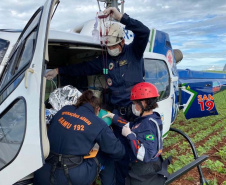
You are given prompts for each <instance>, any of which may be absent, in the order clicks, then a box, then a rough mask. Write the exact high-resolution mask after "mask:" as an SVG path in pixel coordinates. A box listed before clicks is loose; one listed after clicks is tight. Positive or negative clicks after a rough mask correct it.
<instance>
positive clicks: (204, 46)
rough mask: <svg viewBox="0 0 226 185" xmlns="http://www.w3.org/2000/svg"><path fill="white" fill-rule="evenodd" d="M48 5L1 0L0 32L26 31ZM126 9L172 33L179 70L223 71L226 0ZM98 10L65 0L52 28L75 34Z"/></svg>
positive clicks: (157, 2)
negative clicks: (180, 55) (177, 52)
mask: <svg viewBox="0 0 226 185" xmlns="http://www.w3.org/2000/svg"><path fill="white" fill-rule="evenodd" d="M44 3H45V0H39V1H37V0H1V1H0V20H1V21H0V29H6V28H8V29H22V28H23V27H24V26H25V25H26V23H27V22H28V20H29V19H30V17H31V16H32V15H33V13H34V12H35V10H36V9H38V7H39V6H41V5H43V4H44ZM101 4H103V3H101ZM101 10H104V6H103V5H101ZM124 10H125V12H126V13H127V14H128V15H130V17H132V18H134V19H137V20H139V21H141V22H143V23H144V24H145V25H146V26H148V27H149V28H156V29H158V30H161V31H164V32H167V33H168V34H169V36H170V40H171V44H172V47H173V49H180V50H181V51H182V53H183V56H184V58H183V60H182V61H181V62H180V63H179V64H178V65H177V67H178V68H179V69H187V68H189V69H193V70H211V69H212V70H222V69H223V67H224V65H225V64H226V0H168V1H166V0H125V8H124ZM97 11H98V5H97V1H96V0H82V1H81V0H61V2H60V4H59V6H58V8H57V10H56V13H55V15H54V17H53V20H52V23H51V26H50V27H51V29H55V30H61V31H71V30H72V29H73V28H74V27H75V26H76V25H78V24H81V23H83V22H85V21H87V20H91V19H94V18H95V15H96V12H97Z"/></svg>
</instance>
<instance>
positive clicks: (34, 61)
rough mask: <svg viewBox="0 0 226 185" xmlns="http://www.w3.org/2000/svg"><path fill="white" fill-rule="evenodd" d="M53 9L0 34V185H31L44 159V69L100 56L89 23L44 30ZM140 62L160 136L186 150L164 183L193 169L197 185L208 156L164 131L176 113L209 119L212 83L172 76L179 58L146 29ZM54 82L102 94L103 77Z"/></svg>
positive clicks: (54, 2)
mask: <svg viewBox="0 0 226 185" xmlns="http://www.w3.org/2000/svg"><path fill="white" fill-rule="evenodd" d="M97 2H98V5H99V3H106V5H107V6H108V7H109V6H112V7H117V8H118V6H119V5H121V12H122V13H123V12H124V3H118V1H117V0H98V1H97ZM58 4H59V1H58V0H47V1H46V3H45V5H43V6H41V7H40V8H38V10H37V11H36V12H35V13H34V14H33V16H32V17H31V19H30V20H29V21H28V23H27V25H26V26H25V28H24V29H23V30H22V31H21V30H0V38H1V39H0V43H1V46H2V47H1V48H2V49H1V51H0V52H1V57H0V148H1V151H0V184H5V185H8V184H17V185H20V184H32V180H33V175H32V173H33V172H34V171H36V170H37V169H39V168H40V167H42V166H43V164H44V163H45V158H47V156H48V154H49V150H50V147H49V142H48V137H47V128H46V119H45V109H46V107H45V101H46V99H47V97H48V96H49V94H50V93H51V92H52V91H53V88H50V86H51V85H50V84H51V82H50V81H47V80H46V78H45V73H46V71H47V70H49V69H53V68H56V67H60V66H65V65H70V64H76V63H80V62H89V61H90V60H92V59H93V58H95V57H97V56H99V55H101V54H102V52H103V47H102V46H101V44H100V42H99V40H96V39H94V38H93V36H92V30H93V27H94V25H95V20H92V21H88V22H85V23H83V24H81V25H79V26H76V27H74V28H73V32H62V31H56V30H49V25H50V21H51V18H52V16H53V14H54V12H55V10H56V8H57V6H58ZM124 32H125V37H124V39H125V42H126V44H129V43H131V42H132V40H133V37H134V35H133V33H132V32H130V31H128V30H125V29H124ZM143 58H144V65H145V81H146V82H150V83H152V84H154V85H155V86H156V87H157V89H158V91H159V94H160V97H159V99H158V105H159V107H158V108H156V109H155V111H157V112H158V113H159V114H160V115H161V119H162V122H163V137H164V138H167V135H168V133H169V131H175V132H177V133H179V134H182V135H183V136H184V137H185V138H186V139H187V140H188V141H189V143H190V144H191V147H192V149H193V150H194V158H195V160H194V161H193V162H192V163H190V164H188V165H187V166H185V167H184V168H182V169H181V170H179V171H178V172H175V173H174V174H171V176H170V177H169V179H168V180H167V182H166V184H169V183H171V182H173V181H174V180H175V179H177V178H178V177H180V176H181V175H182V174H184V173H186V172H188V171H189V170H191V169H192V168H194V167H196V166H197V167H198V168H199V173H200V178H201V179H202V182H203V184H204V183H206V181H205V179H204V177H203V175H202V172H201V168H200V163H201V162H203V161H204V160H206V159H207V158H208V156H201V157H198V156H197V154H196V152H195V147H194V146H193V145H192V142H191V141H190V139H189V138H188V137H187V136H186V134H184V133H182V132H180V131H178V130H177V129H172V128H171V125H172V124H173V123H174V121H175V119H176V117H177V114H178V112H179V110H180V109H183V111H184V112H185V116H186V117H187V118H188V119H190V118H193V117H201V116H210V115H216V114H217V110H216V108H215V105H214V98H213V81H211V79H212V78H210V79H209V80H203V81H201V82H200V81H199V80H191V79H193V78H195V77H196V76H195V75H193V76H191V75H190V76H189V74H191V72H187V73H188V74H187V75H185V73H183V71H182V72H179V71H178V70H177V67H176V65H177V63H179V62H180V61H181V60H182V58H183V55H182V52H181V51H180V50H178V49H173V48H172V45H171V42H170V39H169V35H168V34H167V33H165V32H162V31H160V30H156V29H151V31H150V38H149V42H148V44H147V46H146V50H145V52H144V55H143ZM183 74H184V75H183ZM179 75H182V76H181V78H179V77H180V76H179ZM213 79H214V80H215V81H216V80H217V79H221V80H220V85H221V86H225V84H226V80H225V76H217V78H213ZM54 81H55V83H56V86H57V87H62V86H66V85H72V86H74V87H76V88H78V89H79V90H81V91H83V90H85V89H92V90H93V91H94V92H95V94H96V95H97V96H100V95H101V94H102V93H103V92H104V91H105V89H106V88H107V87H106V86H105V85H103V84H105V80H104V74H99V75H92V76H85V77H84V76H83V77H78V78H71V77H67V76H66V77H65V76H62V77H61V76H58V77H57V78H56V79H54ZM84 82H85V83H84ZM222 90H223V88H222ZM11 174H13V175H11Z"/></svg>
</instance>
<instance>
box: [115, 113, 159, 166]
mask: <svg viewBox="0 0 226 185" xmlns="http://www.w3.org/2000/svg"><path fill="white" fill-rule="evenodd" d="M113 124H115V125H117V126H120V127H122V126H124V125H125V124H127V121H126V120H124V119H122V118H121V117H119V116H118V115H115V116H114V118H113ZM130 128H131V131H132V133H131V134H129V135H128V136H127V139H128V141H129V144H130V147H131V150H130V152H129V155H130V158H131V161H135V160H137V159H138V160H140V161H143V162H150V161H156V160H157V157H158V156H159V155H160V154H161V152H162V121H161V117H160V115H159V114H158V113H157V112H153V114H151V115H147V116H143V117H138V118H137V119H135V121H134V122H131V123H130ZM158 129H159V131H160V135H159V134H158Z"/></svg>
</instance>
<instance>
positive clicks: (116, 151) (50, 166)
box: [34, 90, 125, 185]
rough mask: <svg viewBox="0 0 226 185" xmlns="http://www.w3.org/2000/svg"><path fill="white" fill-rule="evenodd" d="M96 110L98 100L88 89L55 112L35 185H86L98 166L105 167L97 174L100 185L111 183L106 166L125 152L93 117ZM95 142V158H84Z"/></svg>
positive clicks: (110, 184)
mask: <svg viewBox="0 0 226 185" xmlns="http://www.w3.org/2000/svg"><path fill="white" fill-rule="evenodd" d="M99 110H100V100H99V99H98V98H97V97H95V96H93V93H92V91H90V90H88V91H85V92H84V93H83V94H82V96H81V97H79V99H78V101H77V103H76V104H75V105H67V106H64V107H63V108H62V109H61V110H60V111H59V112H57V114H56V115H55V116H54V117H53V119H52V120H51V124H50V127H49V129H48V137H49V142H50V155H49V156H48V158H47V159H46V163H45V164H44V166H43V167H42V168H41V169H39V170H38V171H36V172H35V177H34V184H35V185H36V184H37V185H49V184H54V185H55V184H57V185H68V184H69V185H90V184H91V183H92V182H94V180H95V179H96V177H97V175H98V172H99V166H100V165H99V163H101V165H102V166H103V167H104V168H105V169H102V171H101V172H100V177H101V181H102V184H103V185H114V184H115V181H114V168H112V167H110V168H109V165H111V164H113V165H114V160H119V159H121V158H122V157H123V156H124V154H125V149H124V146H123V145H122V144H121V142H120V140H119V139H117V138H116V137H115V135H114V133H113V132H112V130H111V129H110V128H109V127H108V125H107V124H106V123H105V122H104V121H103V120H102V119H100V118H99V117H97V115H98V114H99ZM95 143H97V144H98V145H99V147H100V151H99V152H98V154H97V157H95V156H93V157H92V156H91V158H87V157H89V155H91V154H92V153H91V154H90V150H91V149H92V148H93V146H94V145H95ZM84 156H86V157H84ZM109 169H110V170H109ZM112 169H113V170H112ZM106 173H107V174H106Z"/></svg>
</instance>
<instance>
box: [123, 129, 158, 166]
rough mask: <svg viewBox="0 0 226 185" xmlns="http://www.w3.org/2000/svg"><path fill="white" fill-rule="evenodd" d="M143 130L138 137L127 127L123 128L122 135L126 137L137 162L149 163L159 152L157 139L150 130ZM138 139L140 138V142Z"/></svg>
mask: <svg viewBox="0 0 226 185" xmlns="http://www.w3.org/2000/svg"><path fill="white" fill-rule="evenodd" d="M143 128H144V130H143V131H142V130H141V131H140V132H139V133H138V134H139V137H138V136H137V135H136V134H135V133H133V132H132V131H131V130H130V128H129V127H126V126H124V127H123V129H122V135H123V136H125V137H127V139H128V141H129V144H130V147H131V149H132V151H133V154H134V155H135V156H136V158H137V159H138V160H140V161H144V162H150V161H151V160H152V159H153V158H154V157H155V156H156V154H157V153H158V152H159V151H158V138H157V136H156V134H154V132H153V131H152V130H148V129H147V128H146V127H143ZM138 138H140V140H139V139H138ZM160 152H161V151H160Z"/></svg>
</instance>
